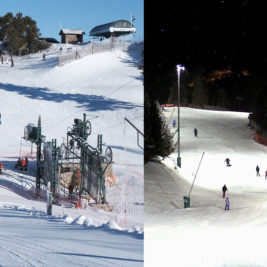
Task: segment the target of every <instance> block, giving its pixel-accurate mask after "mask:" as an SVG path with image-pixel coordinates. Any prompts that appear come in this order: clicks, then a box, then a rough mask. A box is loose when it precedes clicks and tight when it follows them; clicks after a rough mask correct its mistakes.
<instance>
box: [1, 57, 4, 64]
mask: <svg viewBox="0 0 267 267" xmlns="http://www.w3.org/2000/svg"><path fill="white" fill-rule="evenodd" d="M1 62H2V64H4V57H3V56H1Z"/></svg>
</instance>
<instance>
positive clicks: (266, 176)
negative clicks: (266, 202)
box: [265, 171, 267, 180]
mask: <svg viewBox="0 0 267 267" xmlns="http://www.w3.org/2000/svg"><path fill="white" fill-rule="evenodd" d="M266 178H267V171H265V180H266Z"/></svg>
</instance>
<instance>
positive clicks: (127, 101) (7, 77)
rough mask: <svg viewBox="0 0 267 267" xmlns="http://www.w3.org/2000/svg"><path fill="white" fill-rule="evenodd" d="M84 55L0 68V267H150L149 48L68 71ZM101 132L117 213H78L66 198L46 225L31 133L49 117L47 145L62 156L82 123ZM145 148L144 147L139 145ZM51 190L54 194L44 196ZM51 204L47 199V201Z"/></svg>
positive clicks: (93, 141)
mask: <svg viewBox="0 0 267 267" xmlns="http://www.w3.org/2000/svg"><path fill="white" fill-rule="evenodd" d="M61 47H62V48H63V50H62V49H60V48H61ZM69 47H72V50H74V51H75V49H76V48H77V47H76V46H75V45H62V44H53V46H52V47H51V48H50V49H49V50H48V51H46V60H45V61H43V60H42V55H43V53H41V52H40V53H36V54H32V55H28V56H23V57H14V67H11V66H10V61H9V60H10V57H9V56H6V57H5V60H4V63H3V64H1V62H0V77H1V80H0V95H1V99H0V113H1V121H2V124H0V139H1V140H2V142H1V146H0V161H1V162H3V164H4V170H3V173H2V174H0V224H1V225H2V226H4V227H2V228H1V230H0V236H1V242H0V259H1V260H0V262H1V263H0V265H1V266H74V265H77V264H78V265H79V266H143V262H144V260H143V241H144V239H143V231H144V224H143V221H144V219H143V210H144V191H143V188H144V176H143V150H142V149H141V148H140V147H139V146H138V144H137V141H136V130H135V129H134V128H133V127H132V126H131V125H130V124H128V123H127V122H125V119H124V118H127V119H128V120H129V121H131V122H132V123H133V124H134V125H135V126H136V127H137V128H139V129H140V131H141V132H143V79H142V73H141V71H140V70H139V69H138V64H140V63H141V52H142V49H143V48H142V45H139V44H132V45H130V46H129V47H128V49H127V50H126V51H123V50H120V49H113V50H110V51H104V52H101V53H96V54H92V55H88V56H85V57H83V58H81V59H79V60H75V61H73V62H71V63H68V64H65V65H64V66H61V67H59V66H58V65H57V63H58V56H59V55H60V54H62V53H63V54H64V53H69V50H68V48H69ZM83 113H85V114H86V117H87V119H89V120H90V122H91V124H92V133H91V135H90V136H89V137H88V139H87V141H88V143H89V144H90V145H91V146H93V147H96V146H97V135H98V134H102V135H103V143H104V144H105V146H104V149H105V147H106V146H110V147H111V148H112V150H113V162H114V163H113V172H114V174H115V176H116V184H115V185H114V186H112V187H107V188H106V199H107V202H108V203H109V205H111V206H113V207H114V209H113V211H112V212H106V211H104V210H102V209H98V208H95V207H92V206H89V205H88V203H83V206H82V209H79V208H78V209H76V208H75V207H74V205H73V204H71V203H70V201H69V199H68V191H67V189H63V188H62V191H61V193H62V199H61V201H60V203H59V205H53V207H52V215H47V204H46V199H45V198H44V197H41V198H40V199H36V198H35V176H36V146H35V145H32V144H31V143H30V142H26V141H25V140H24V139H23V138H22V137H23V135H24V128H25V126H26V125H28V123H34V124H35V125H37V121H38V117H39V115H40V116H41V123H42V134H43V135H45V137H46V141H51V140H52V139H57V145H58V146H60V144H61V143H62V141H63V139H64V138H66V133H67V130H68V128H69V127H72V125H73V122H74V119H75V118H79V119H82V118H83ZM140 142H141V143H143V140H140ZM26 155H27V156H29V170H28V172H27V173H19V172H17V171H16V170H15V169H14V165H15V163H16V161H17V159H18V157H19V156H26ZM42 190H46V188H45V187H44V186H42ZM44 196H45V194H44Z"/></svg>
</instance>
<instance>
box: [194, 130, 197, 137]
mask: <svg viewBox="0 0 267 267" xmlns="http://www.w3.org/2000/svg"><path fill="white" fill-rule="evenodd" d="M197 133H198V130H197V128H195V129H194V134H195V137H197Z"/></svg>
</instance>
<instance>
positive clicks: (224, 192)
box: [222, 185, 228, 198]
mask: <svg viewBox="0 0 267 267" xmlns="http://www.w3.org/2000/svg"><path fill="white" fill-rule="evenodd" d="M222 191H223V198H225V194H226V191H228V189H227V187H226V185H224V186H223V187H222Z"/></svg>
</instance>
